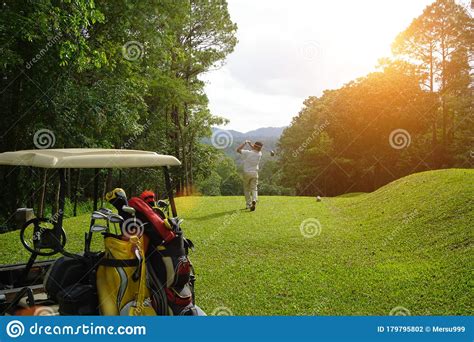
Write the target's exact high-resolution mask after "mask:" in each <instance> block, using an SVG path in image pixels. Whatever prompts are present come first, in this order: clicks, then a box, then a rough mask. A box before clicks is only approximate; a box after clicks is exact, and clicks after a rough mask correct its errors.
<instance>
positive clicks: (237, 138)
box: [203, 127, 286, 160]
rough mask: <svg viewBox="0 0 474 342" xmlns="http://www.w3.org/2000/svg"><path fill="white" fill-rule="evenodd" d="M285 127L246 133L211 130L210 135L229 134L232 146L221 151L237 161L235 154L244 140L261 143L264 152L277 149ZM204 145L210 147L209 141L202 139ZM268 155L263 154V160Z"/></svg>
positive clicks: (219, 129)
mask: <svg viewBox="0 0 474 342" xmlns="http://www.w3.org/2000/svg"><path fill="white" fill-rule="evenodd" d="M285 128H286V127H262V128H258V129H255V130H252V131H248V132H245V133H243V132H239V131H236V130H232V129H225V128H216V127H213V128H212V133H213V134H214V133H215V134H218V133H216V132H218V131H225V132H226V134H228V133H230V135H231V136H232V144H231V145H230V146H228V147H227V148H225V149H223V152H224V153H225V154H227V155H228V156H229V157H231V158H233V159H236V160H237V159H238V154H237V153H236V152H235V150H236V149H237V146H239V145H240V144H241V143H243V142H244V141H245V140H250V141H252V142H255V141H261V142H262V143H263V145H264V149H265V150H266V151H271V150H275V149H276V147H277V143H278V140H280V137H281V134H282V133H283V131H284V130H285ZM203 142H204V143H205V144H209V145H211V144H212V142H211V139H210V138H205V139H203ZM267 154H268V153H264V159H267V158H266V157H267V156H266V155H267Z"/></svg>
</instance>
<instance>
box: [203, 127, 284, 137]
mask: <svg viewBox="0 0 474 342" xmlns="http://www.w3.org/2000/svg"><path fill="white" fill-rule="evenodd" d="M285 128H286V127H262V128H257V129H254V130H252V131H248V132H246V133H242V132H239V131H235V130H232V129H229V130H227V131H228V132H230V133H231V134H232V136H233V137H234V140H235V139H236V138H244V140H245V139H246V137H258V138H261V139H264V138H267V139H268V138H269V139H277V140H278V139H280V136H281V134H282V133H283V130H284V129H285ZM219 129H221V130H222V128H213V129H212V131H213V132H214V131H216V130H219ZM247 139H249V140H252V139H250V138H247ZM256 140H258V139H256Z"/></svg>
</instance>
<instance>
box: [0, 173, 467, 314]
mask: <svg viewBox="0 0 474 342" xmlns="http://www.w3.org/2000/svg"><path fill="white" fill-rule="evenodd" d="M242 206H243V199H242V198H240V197H189V198H180V199H178V209H179V212H180V216H182V217H183V218H184V219H185V222H184V224H183V227H184V229H185V230H186V234H187V236H188V237H189V238H190V239H192V240H193V241H194V243H195V245H196V251H195V252H194V253H192V254H191V258H192V260H193V263H194V265H195V268H196V271H197V277H198V281H197V288H196V291H197V301H198V304H199V305H200V306H202V308H203V309H204V310H205V311H207V312H208V313H211V312H213V310H216V308H222V307H224V308H225V309H223V310H228V311H230V312H232V313H233V314H235V315H388V314H389V313H390V311H391V310H395V311H401V312H406V311H409V312H410V313H411V314H412V315H461V314H463V315H469V314H473V306H472V303H473V302H474V298H473V291H472V290H473V289H472V287H473V281H472V265H473V264H474V260H473V253H472V245H473V230H472V227H473V223H474V170H462V169H451V170H440V171H432V172H424V173H419V174H414V175H411V176H408V177H405V178H402V179H400V180H397V181H395V182H393V183H391V184H388V185H387V186H385V187H383V188H381V189H379V190H378V191H375V192H373V193H369V194H352V196H342V197H335V198H323V199H322V201H321V202H317V201H316V199H315V198H309V197H262V198H261V200H260V203H259V205H258V208H257V211H256V212H254V213H250V212H247V211H242V210H240V209H241V207H242ZM65 226H66V229H67V231H68V233H69V237H70V241H72V240H74V242H73V243H72V244H71V246H70V249H76V250H79V249H80V246H81V245H82V241H83V232H84V230H85V229H86V227H87V226H88V216H81V217H78V218H73V219H69V220H67V221H66V223H65ZM0 241H1V243H2V246H3V247H4V248H2V250H1V254H0V258H1V260H2V261H3V262H13V261H22V260H24V257H25V256H26V255H27V254H26V253H24V252H23V251H22V250H21V248H20V247H19V246H20V245H19V243H17V242H18V233H9V234H5V235H2V236H0ZM95 244H96V246H98V247H99V246H100V244H101V242H100V241H96V242H95Z"/></svg>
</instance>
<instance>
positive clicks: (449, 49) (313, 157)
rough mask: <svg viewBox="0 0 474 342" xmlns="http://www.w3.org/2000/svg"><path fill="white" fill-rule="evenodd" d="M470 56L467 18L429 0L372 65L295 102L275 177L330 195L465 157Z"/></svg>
mask: <svg viewBox="0 0 474 342" xmlns="http://www.w3.org/2000/svg"><path fill="white" fill-rule="evenodd" d="M472 63H473V19H472V18H471V17H470V16H469V14H468V11H467V9H465V8H463V7H462V6H460V5H458V4H456V3H455V1H454V0H437V1H436V2H435V3H433V4H431V5H429V6H428V7H426V9H425V10H424V11H423V13H422V15H420V16H419V17H418V18H416V19H414V20H413V22H412V23H411V25H410V26H409V27H408V28H407V29H406V30H405V31H403V32H402V33H400V34H399V36H398V37H397V38H396V40H395V42H394V43H393V57H392V58H390V59H389V58H386V59H382V60H381V61H380V65H379V66H378V70H377V71H375V72H373V73H371V74H369V75H367V76H366V77H362V78H360V79H357V80H355V81H352V82H350V83H348V84H346V85H344V86H343V87H342V88H340V89H336V90H328V91H325V92H324V94H323V95H322V96H320V97H310V98H308V99H307V100H306V101H305V102H304V107H303V109H302V110H301V112H300V113H299V115H298V116H297V117H295V118H294V119H293V121H292V123H291V125H290V126H289V127H288V128H287V129H286V130H285V132H284V133H283V135H282V138H281V140H280V146H279V148H280V155H281V173H282V175H281V184H282V185H284V186H290V187H292V188H294V189H295V190H296V193H297V194H299V195H315V194H323V195H338V194H342V193H347V192H358V191H373V190H374V189H377V188H378V187H380V186H382V185H384V184H386V183H388V182H390V181H392V180H394V179H397V178H399V177H402V176H405V175H407V174H410V173H414V172H418V171H423V170H430V169H438V168H450V167H472V166H473V163H474V155H473V152H472V146H473V143H474V140H473V138H474V116H473V113H474V111H473V93H472V91H473V79H472V76H473V75H472V68H471V65H472Z"/></svg>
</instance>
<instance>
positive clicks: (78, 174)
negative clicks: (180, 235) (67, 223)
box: [73, 169, 81, 217]
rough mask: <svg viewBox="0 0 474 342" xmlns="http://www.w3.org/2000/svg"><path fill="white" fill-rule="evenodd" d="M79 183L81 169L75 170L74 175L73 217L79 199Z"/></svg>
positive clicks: (75, 213) (75, 214)
mask: <svg viewBox="0 0 474 342" xmlns="http://www.w3.org/2000/svg"><path fill="white" fill-rule="evenodd" d="M80 182H81V169H78V170H77V175H76V184H75V185H74V209H73V211H74V212H73V215H74V217H76V216H77V201H78V198H79V184H80Z"/></svg>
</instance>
